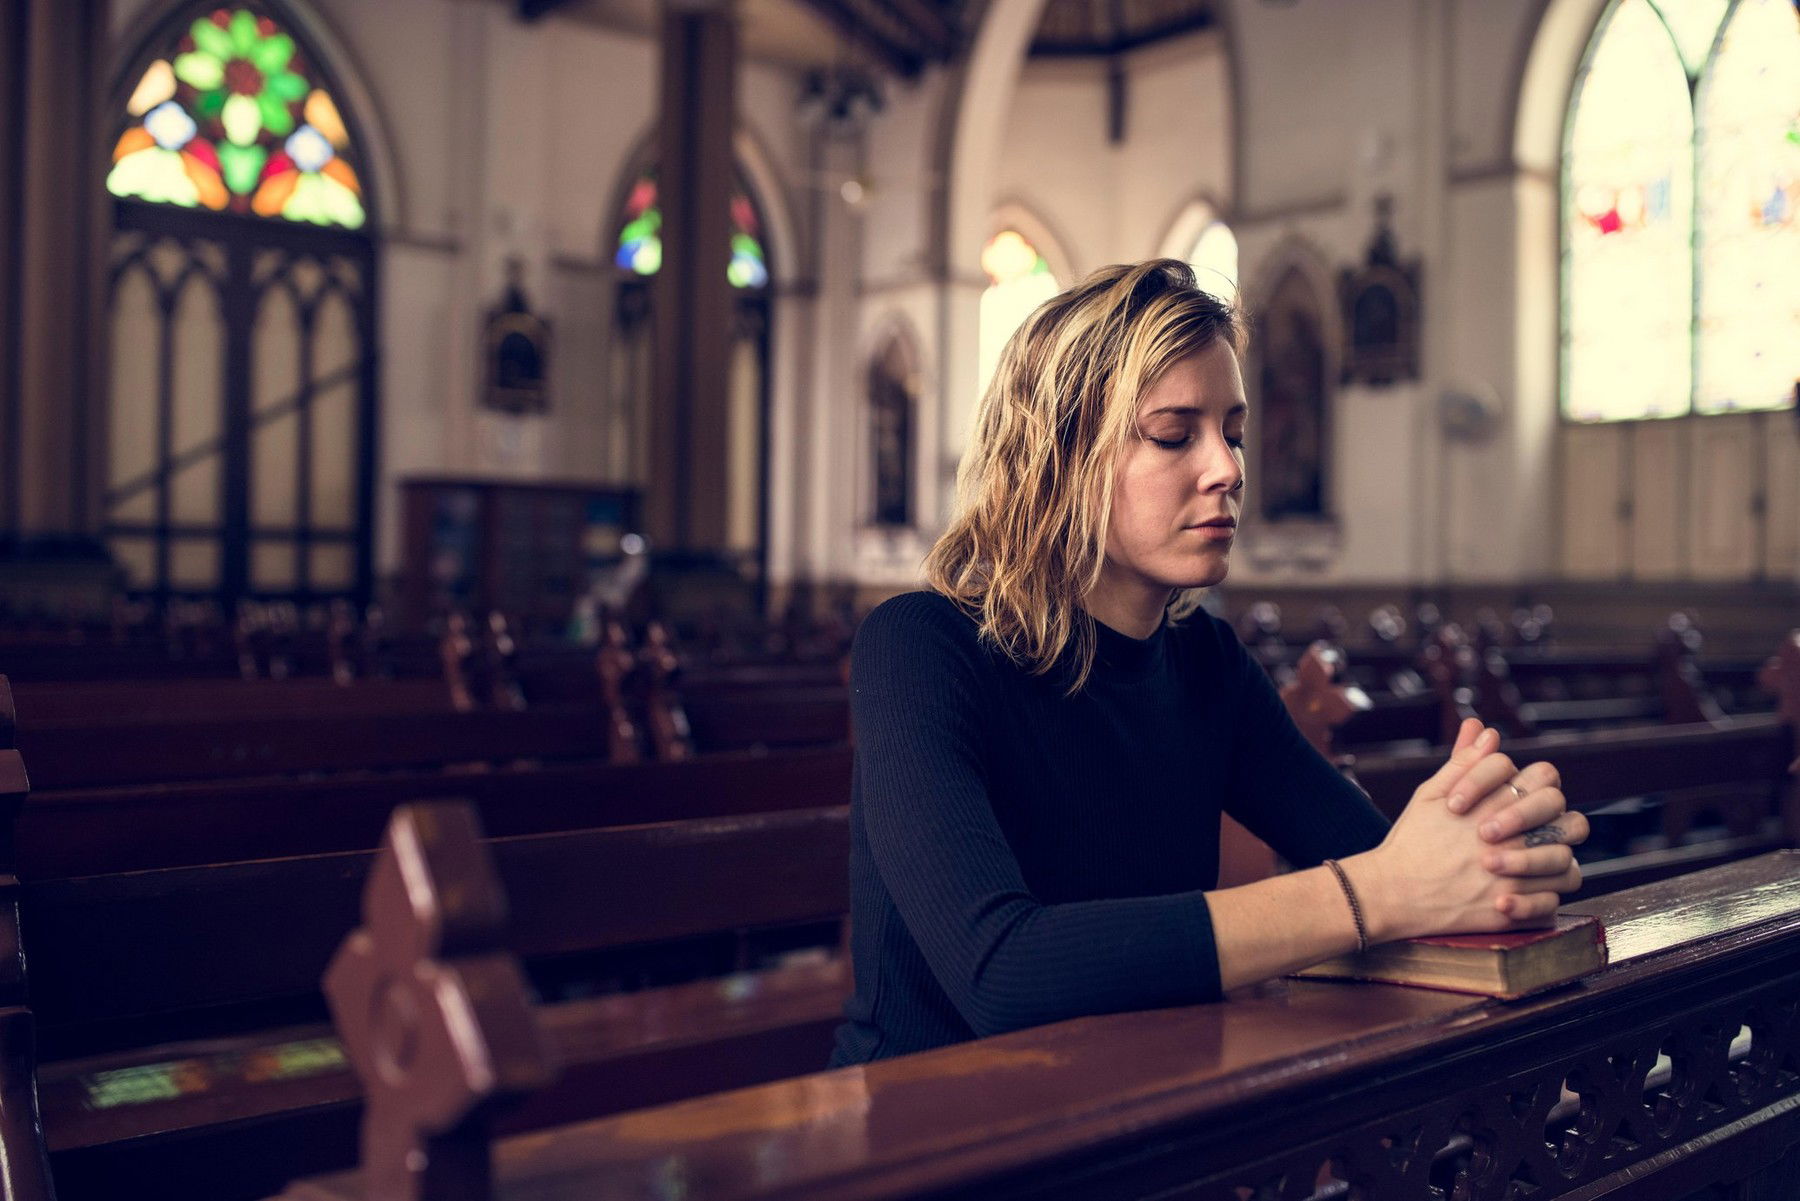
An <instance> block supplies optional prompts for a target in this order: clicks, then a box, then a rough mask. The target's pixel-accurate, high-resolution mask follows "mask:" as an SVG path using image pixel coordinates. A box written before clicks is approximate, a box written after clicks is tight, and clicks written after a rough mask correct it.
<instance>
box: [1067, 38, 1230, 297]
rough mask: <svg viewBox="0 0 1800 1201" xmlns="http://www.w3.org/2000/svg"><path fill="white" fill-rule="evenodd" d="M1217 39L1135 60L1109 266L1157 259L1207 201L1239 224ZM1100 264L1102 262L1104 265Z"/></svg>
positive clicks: (1223, 64)
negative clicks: (1184, 219)
mask: <svg viewBox="0 0 1800 1201" xmlns="http://www.w3.org/2000/svg"><path fill="white" fill-rule="evenodd" d="M1227 66H1228V64H1227V60H1226V55H1225V42H1224V39H1223V38H1222V37H1220V36H1217V35H1214V34H1201V35H1196V36H1190V37H1185V38H1181V39H1179V40H1177V41H1174V42H1171V43H1168V44H1166V45H1161V46H1151V47H1147V48H1145V49H1143V50H1140V51H1138V52H1136V53H1135V54H1132V55H1131V56H1130V57H1129V58H1128V59H1127V67H1126V69H1127V80H1128V92H1127V95H1128V97H1129V100H1128V104H1127V110H1128V111H1127V136H1126V139H1125V142H1124V144H1123V145H1121V146H1120V147H1119V148H1118V165H1119V175H1118V201H1117V221H1116V226H1115V228H1116V231H1117V232H1116V234H1115V236H1114V238H1113V239H1112V242H1111V244H1110V245H1109V246H1107V247H1106V256H1105V259H1104V260H1103V261H1104V262H1107V263H1117V262H1129V261H1131V260H1134V259H1142V258H1149V257H1151V256H1152V255H1155V254H1158V253H1160V252H1161V250H1162V242H1163V239H1164V237H1165V236H1166V235H1167V233H1168V231H1169V227H1170V226H1171V225H1172V224H1174V222H1175V220H1176V218H1177V217H1178V216H1179V215H1180V213H1181V211H1182V210H1183V209H1184V208H1186V207H1187V206H1188V204H1190V203H1191V202H1192V201H1193V200H1194V199H1195V198H1197V197H1206V198H1208V199H1209V200H1210V201H1211V202H1212V203H1213V204H1215V205H1217V206H1221V207H1222V208H1224V210H1225V211H1222V212H1220V213H1219V214H1218V215H1219V216H1221V217H1223V218H1225V219H1226V220H1227V221H1229V220H1230V218H1231V213H1230V211H1229V201H1230V198H1231V191H1232V180H1231V127H1232V113H1231V86H1230V80H1229V77H1228V70H1227ZM1096 265H1099V264H1096Z"/></svg>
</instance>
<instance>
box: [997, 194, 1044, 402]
mask: <svg viewBox="0 0 1800 1201" xmlns="http://www.w3.org/2000/svg"><path fill="white" fill-rule="evenodd" d="M981 269H982V270H983V271H985V272H987V277H988V287H987V290H986V291H984V292H982V294H981V339H980V349H979V367H980V376H979V377H978V378H979V385H980V386H979V391H981V392H986V391H987V386H988V381H989V380H991V379H993V378H994V369H995V368H996V367H998V366H999V365H1000V352H1001V351H1002V350H1004V349H1005V348H1006V343H1007V340H1008V339H1009V338H1011V337H1012V336H1013V331H1015V330H1017V329H1018V328H1019V326H1020V325H1022V324H1024V322H1025V318H1027V317H1029V316H1031V312H1032V310H1033V309H1035V308H1037V307H1038V305H1040V304H1042V303H1044V301H1046V300H1048V299H1050V298H1051V297H1052V296H1054V295H1056V292H1057V287H1056V277H1055V276H1054V275H1052V274H1051V273H1050V264H1049V263H1047V262H1045V261H1044V256H1043V255H1042V254H1040V253H1039V252H1038V248H1037V247H1036V246H1033V245H1032V244H1031V242H1030V241H1029V240H1028V239H1027V238H1026V237H1025V235H1024V234H1022V233H1020V232H1019V231H1018V230H1016V229H1005V230H1001V231H1000V232H999V233H997V234H995V235H994V236H993V237H992V238H990V239H988V244H987V246H986V247H985V248H983V249H982V252H981Z"/></svg>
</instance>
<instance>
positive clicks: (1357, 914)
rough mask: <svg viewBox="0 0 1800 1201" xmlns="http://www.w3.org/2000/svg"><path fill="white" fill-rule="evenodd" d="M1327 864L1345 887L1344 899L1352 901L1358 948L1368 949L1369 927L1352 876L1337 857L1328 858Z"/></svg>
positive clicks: (1352, 914) (1359, 949)
mask: <svg viewBox="0 0 1800 1201" xmlns="http://www.w3.org/2000/svg"><path fill="white" fill-rule="evenodd" d="M1325 866H1326V867H1328V868H1330V869H1331V874H1332V875H1334V876H1336V877H1337V882H1338V883H1339V884H1340V885H1342V886H1343V889H1344V899H1345V900H1347V901H1349V902H1350V916H1351V917H1352V918H1353V919H1355V921H1356V949H1357V950H1358V951H1366V950H1368V949H1369V928H1368V926H1366V925H1364V924H1363V912H1362V904H1361V902H1359V901H1358V900H1357V899H1356V890H1355V889H1354V888H1351V887H1350V877H1349V876H1346V875H1345V874H1344V869H1343V867H1342V866H1341V865H1340V864H1339V863H1338V861H1337V860H1335V859H1327V860H1326V861H1325Z"/></svg>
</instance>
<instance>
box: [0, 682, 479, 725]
mask: <svg viewBox="0 0 1800 1201" xmlns="http://www.w3.org/2000/svg"><path fill="white" fill-rule="evenodd" d="M13 700H14V703H15V704H16V705H17V707H18V709H19V711H20V712H21V713H23V714H24V715H25V718H26V722H27V724H28V725H36V724H39V723H53V722H54V723H74V722H90V721H98V720H116V719H119V718H131V717H135V716H140V715H143V714H147V713H153V714H155V715H156V716H158V717H160V718H164V719H176V718H179V719H191V718H207V717H215V718H216V717H303V716H307V715H309V714H313V713H337V714H352V715H356V716H376V715H380V714H392V713H446V712H449V711H450V708H451V706H450V693H449V690H448V689H447V688H445V686H444V683H443V681H441V680H436V679H412V680H359V681H356V682H354V683H350V684H338V683H336V682H334V681H332V680H330V679H303V680H227V679H220V680H187V679H174V680H134V681H129V682H121V681H117V680H101V681H92V682H80V683H69V682H55V683H35V684H32V683H27V684H19V685H17V686H15V687H14V689H13Z"/></svg>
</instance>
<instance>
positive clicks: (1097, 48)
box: [1030, 13, 1218, 58]
mask: <svg viewBox="0 0 1800 1201" xmlns="http://www.w3.org/2000/svg"><path fill="white" fill-rule="evenodd" d="M1217 25H1218V21H1217V20H1215V19H1214V17H1213V15H1212V14H1211V13H1193V14H1191V15H1189V16H1186V17H1182V18H1181V19H1179V20H1176V21H1170V22H1168V23H1167V24H1164V25H1157V26H1154V27H1151V28H1147V29H1134V30H1128V31H1126V33H1125V34H1124V36H1122V37H1117V38H1113V39H1111V40H1109V41H1103V42H1102V41H1092V42H1089V41H1068V42H1051V41H1041V40H1040V41H1035V42H1033V43H1032V44H1031V51H1030V53H1031V55H1032V57H1034V58H1094V57H1100V58H1104V57H1106V56H1108V55H1112V54H1124V53H1126V52H1127V51H1131V50H1137V49H1139V48H1141V47H1144V46H1148V45H1150V44H1152V43H1154V42H1163V41H1167V40H1169V39H1170V38H1178V37H1181V36H1182V35H1183V34H1188V33H1199V32H1200V31H1201V30H1205V29H1212V28H1214V27H1215V26H1217Z"/></svg>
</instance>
